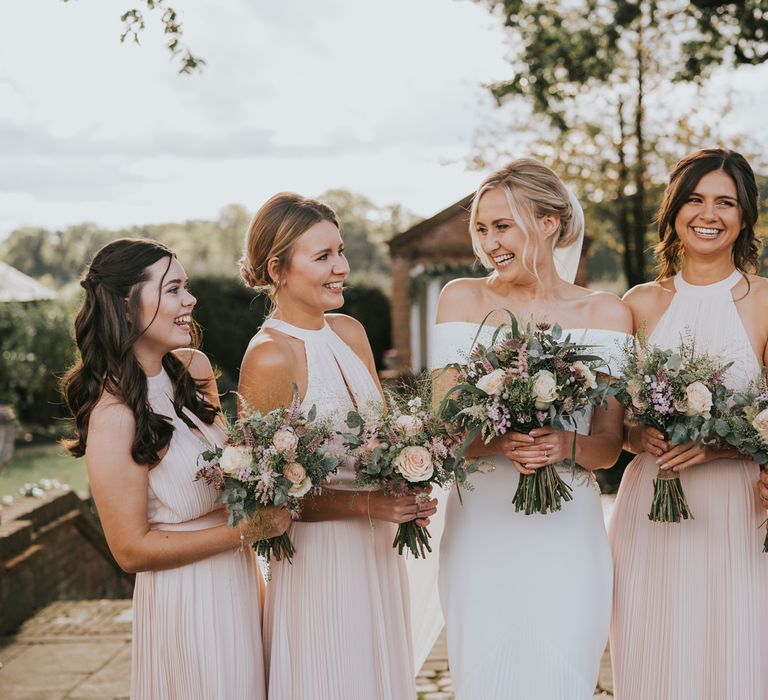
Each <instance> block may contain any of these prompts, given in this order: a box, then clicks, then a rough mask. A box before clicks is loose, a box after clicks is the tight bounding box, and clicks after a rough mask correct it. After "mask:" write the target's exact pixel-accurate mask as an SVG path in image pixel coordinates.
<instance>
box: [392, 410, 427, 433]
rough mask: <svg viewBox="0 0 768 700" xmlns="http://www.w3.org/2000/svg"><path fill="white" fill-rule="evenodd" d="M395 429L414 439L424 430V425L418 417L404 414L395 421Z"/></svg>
mask: <svg viewBox="0 0 768 700" xmlns="http://www.w3.org/2000/svg"><path fill="white" fill-rule="evenodd" d="M395 429H396V430H397V431H398V432H400V433H401V434H402V435H404V436H405V437H413V436H414V435H418V434H419V433H420V432H421V431H422V430H423V429H424V424H423V423H422V422H421V418H419V417H418V416H409V415H407V414H404V415H402V416H398V417H397V418H396V419H395Z"/></svg>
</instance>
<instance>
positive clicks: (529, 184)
mask: <svg viewBox="0 0 768 700" xmlns="http://www.w3.org/2000/svg"><path fill="white" fill-rule="evenodd" d="M493 189H498V190H501V192H502V193H503V194H504V198H505V199H506V200H507V204H508V205H509V210H510V212H511V214H512V219H513V221H514V222H515V224H517V226H518V228H519V229H520V230H521V231H522V232H523V235H524V236H525V245H524V247H523V256H522V257H523V259H524V258H525V255H526V253H527V252H528V246H529V245H530V242H531V232H532V231H533V232H535V231H536V230H537V223H536V222H537V220H538V219H541V218H542V217H544V216H547V215H555V214H556V215H557V216H559V217H560V230H559V231H558V233H557V236H556V238H555V241H554V245H553V248H562V247H565V246H567V245H569V244H571V243H573V242H574V241H575V240H576V239H578V238H579V237H580V236H581V235H582V234H583V233H584V212H583V210H582V208H581V204H579V200H578V199H577V198H576V196H575V195H574V194H572V193H571V192H570V191H569V190H568V188H567V187H566V186H565V185H564V184H563V182H562V180H561V179H560V178H559V177H558V176H557V175H556V174H555V173H554V172H553V171H552V170H551V169H550V168H548V167H547V166H546V165H544V164H543V163H540V162H539V161H537V160H534V159H533V158H518V159H517V160H513V161H512V162H511V163H510V164H509V165H507V166H505V167H503V168H501V169H499V170H497V171H496V172H493V173H491V174H490V175H489V176H488V177H486V178H485V180H483V182H482V183H481V184H480V187H478V189H477V192H476V193H475V196H474V198H473V199H472V208H471V209H470V215H469V234H470V236H471V238H472V249H473V250H474V252H475V255H476V256H477V258H478V260H480V262H481V263H482V265H483V266H484V267H485V268H486V269H489V270H490V269H492V268H493V264H492V263H491V260H490V258H489V257H488V256H487V255H486V254H485V253H484V252H483V248H482V245H481V244H480V238H479V235H478V230H477V209H478V206H479V204H480V198H481V197H482V196H483V195H484V194H485V193H486V192H488V191H489V190H493ZM521 262H523V266H524V267H525V262H524V260H523V261H521ZM526 269H527V268H526ZM529 272H531V271H530V270H529ZM532 272H533V274H534V275H536V276H537V277H538V274H537V272H536V260H535V258H534V269H533V270H532Z"/></svg>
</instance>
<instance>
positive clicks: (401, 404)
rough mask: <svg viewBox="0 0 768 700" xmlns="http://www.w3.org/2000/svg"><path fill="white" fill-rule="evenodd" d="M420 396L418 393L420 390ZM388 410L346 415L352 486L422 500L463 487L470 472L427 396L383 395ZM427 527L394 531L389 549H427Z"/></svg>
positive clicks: (406, 526) (414, 551) (471, 468)
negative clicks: (435, 491) (412, 495)
mask: <svg viewBox="0 0 768 700" xmlns="http://www.w3.org/2000/svg"><path fill="white" fill-rule="evenodd" d="M421 393H422V394H423V393H424V392H423V391H422V392H421ZM387 399H388V406H386V407H385V406H383V405H380V406H375V407H369V410H367V411H363V412H358V411H350V412H349V414H348V415H347V421H346V422H347V426H348V427H349V429H350V432H347V433H344V434H343V438H344V442H345V444H346V445H347V446H348V447H350V448H352V455H353V457H354V461H355V471H356V474H357V483H358V484H359V485H360V486H362V487H376V488H380V489H382V490H383V491H384V492H385V493H387V494H388V495H392V496H404V495H407V494H410V493H416V494H417V499H419V498H428V497H429V496H428V495H426V494H427V492H429V490H430V488H431V487H433V486H437V487H439V488H445V487H446V486H448V485H450V484H456V486H457V488H459V489H460V488H461V487H462V486H464V487H467V488H469V487H470V485H469V483H468V482H467V476H468V474H469V473H471V472H472V471H474V470H475V465H474V464H467V463H466V462H465V460H464V457H463V456H462V454H461V439H460V438H459V437H457V436H456V435H454V434H452V433H451V432H450V430H449V426H448V425H447V424H446V422H445V421H444V420H443V419H442V418H440V417H439V416H438V415H437V414H436V413H435V412H433V411H431V410H430V409H429V408H427V407H429V406H430V405H431V404H430V400H429V397H428V396H426V395H425V396H422V395H419V394H417V395H410V397H409V396H405V397H397V396H396V395H394V394H388V395H387ZM429 539H430V535H429V531H428V530H427V528H425V527H422V526H420V525H417V524H416V522H415V520H412V521H409V522H406V523H402V524H401V525H399V527H398V528H397V534H396V535H395V539H394V542H393V543H392V546H393V547H396V548H397V550H398V553H399V554H402V553H403V551H404V549H405V548H406V547H407V548H408V549H409V550H410V552H411V553H412V554H413V556H414V557H416V558H419V557H425V556H426V553H427V552H431V551H432V547H431V546H430V543H429Z"/></svg>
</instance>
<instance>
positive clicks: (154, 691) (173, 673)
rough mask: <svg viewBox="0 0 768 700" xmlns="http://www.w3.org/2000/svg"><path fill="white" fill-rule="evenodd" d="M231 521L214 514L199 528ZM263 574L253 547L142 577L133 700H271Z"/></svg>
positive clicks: (183, 526)
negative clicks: (268, 699)
mask: <svg viewBox="0 0 768 700" xmlns="http://www.w3.org/2000/svg"><path fill="white" fill-rule="evenodd" d="M223 519H224V520H225V519H226V516H224V515H222V512H221V511H219V512H216V513H212V514H210V515H209V516H205V517H204V518H200V519H199V520H198V521H191V522H190V523H180V524H178V525H176V526H171V525H168V526H159V527H158V529H164V530H196V529H202V527H201V525H203V526H206V527H211V526H212V525H217V524H220V523H221V522H222V520H223ZM262 590H263V579H262V576H261V572H260V571H259V567H258V560H257V559H256V556H255V554H254V553H253V551H252V550H250V549H245V550H243V551H242V552H240V551H235V552H223V553H222V554H218V555H216V556H213V557H209V558H208V559H203V560H202V561H199V562H195V563H194V564H188V565H187V566H181V567H178V568H175V569H168V570H166V571H154V572H143V573H139V574H137V575H136V585H135V588H134V593H133V642H132V644H133V646H132V659H131V661H132V663H131V698H132V700H225V699H226V700H265V698H266V687H265V677H264V663H263V650H262V644H261V610H260V608H261V593H262Z"/></svg>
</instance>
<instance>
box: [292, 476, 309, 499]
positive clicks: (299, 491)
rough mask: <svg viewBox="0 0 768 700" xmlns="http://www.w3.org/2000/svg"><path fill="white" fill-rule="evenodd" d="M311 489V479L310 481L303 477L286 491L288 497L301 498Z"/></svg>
mask: <svg viewBox="0 0 768 700" xmlns="http://www.w3.org/2000/svg"><path fill="white" fill-rule="evenodd" d="M311 488H312V479H310V478H309V477H308V476H305V477H304V478H303V479H302V480H301V481H300V482H299V483H298V484H294V485H293V486H291V488H289V489H288V495H289V496H293V497H294V498H301V497H302V496H303V495H304V494H306V493H307V492H308V491H309V489H311Z"/></svg>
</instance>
